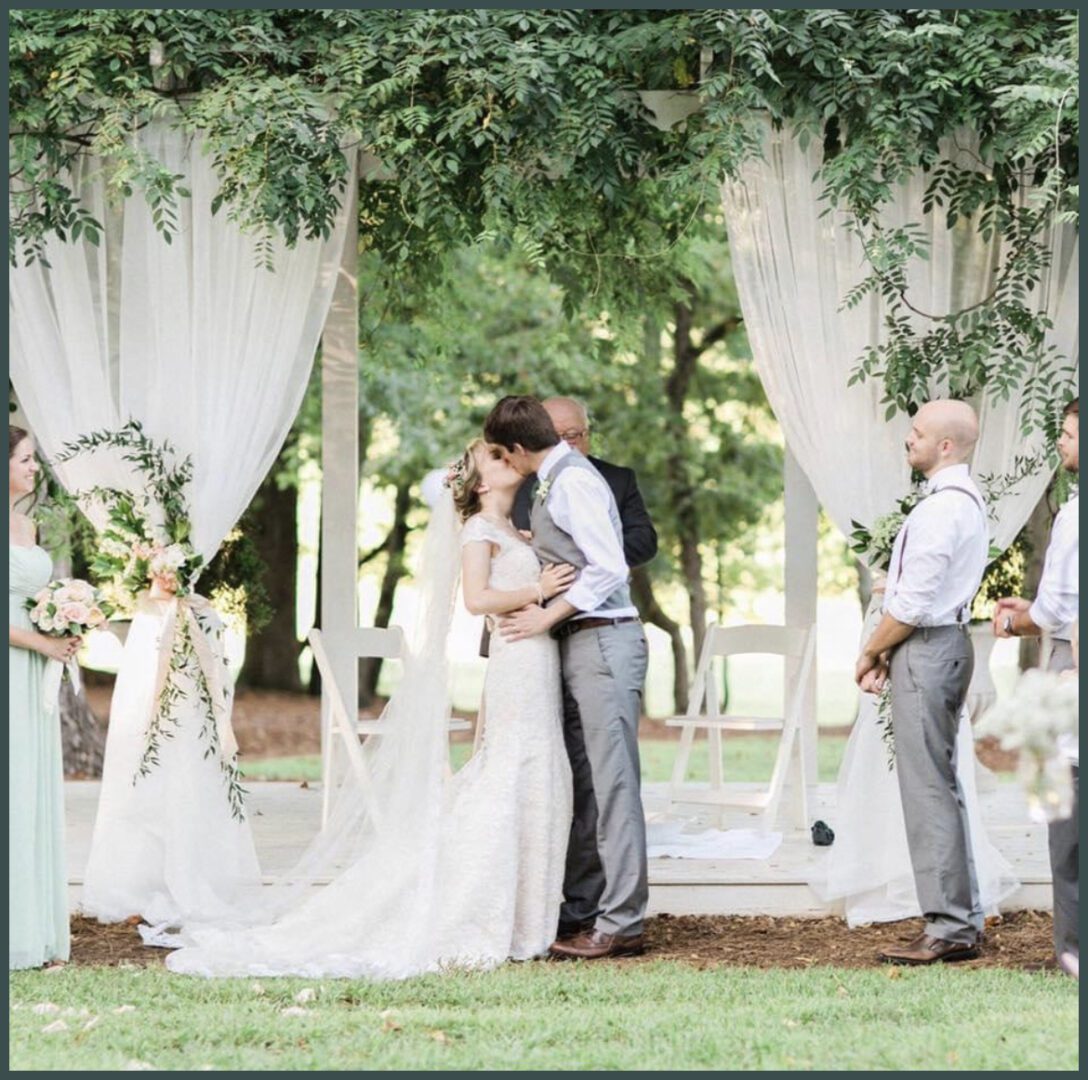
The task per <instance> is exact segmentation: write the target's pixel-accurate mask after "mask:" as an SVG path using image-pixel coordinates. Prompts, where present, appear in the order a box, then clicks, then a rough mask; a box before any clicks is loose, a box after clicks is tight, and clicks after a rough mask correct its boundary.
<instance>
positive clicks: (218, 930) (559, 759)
mask: <svg viewBox="0 0 1088 1080" xmlns="http://www.w3.org/2000/svg"><path fill="white" fill-rule="evenodd" d="M446 509H447V511H448V508H446ZM473 540H488V541H491V542H493V543H494V544H496V545H498V552H497V554H495V555H494V558H493V561H492V569H491V577H490V582H491V585H492V587H494V588H496V589H504V590H505V589H517V588H521V587H524V586H525V585H526V584H530V583H532V582H535V581H536V580H537V578H538V577H539V574H540V567H539V564H538V562H537V559H536V556H535V555H534V554H533V552H532V549H531V548H530V547H529V545H528V544H526V543H525V542H524V541H523V540H522V539H521V538H520V537H519V536H518V535H517V534H516V533H515V532H514V531H513V530H512V529H507V528H504V527H502V526H501V525H499V524H496V523H493V522H491V521H488V520H485V519H484V518H482V517H480V516H476V517H474V518H471V519H469V521H468V522H467V523H466V524H465V526H464V528H463V530H462V532H461V543H467V542H470V541H473ZM437 606H439V607H440V606H441V601H439V602H438V605H437ZM446 625H448V619H447V620H446ZM442 646H443V650H444V641H443V642H442ZM436 648H437V646H436ZM426 651H427V650H426V649H424V650H423V652H424V654H425V653H426ZM432 666H433V665H432ZM436 678H438V679H442V680H443V682H444V680H445V672H444V667H443V666H442V664H441V663H439V664H438V668H437V670H428V671H422V670H420V669H419V666H418V664H415V663H413V662H412V660H411V659H410V660H409V662H407V663H406V666H405V672H404V679H403V681H402V687H403V690H398V692H397V693H396V694H394V699H393V701H391V703H390V704H391V706H393V705H394V703H399V704H398V707H397V708H394V709H393V710H392V715H389V710H387V723H389V724H390V725H395V724H398V723H399V724H401V725H402V730H403V731H404V732H405V733H406V738H405V739H404V740H403V741H402V742H401V743H400V744H399V745H398V744H396V743H395V742H393V743H390V744H389V745H388V746H387V747H386V748H385V751H384V752H383V750H381V749H379V751H378V753H377V754H376V755H375V760H374V764H375V766H376V779H375V784H374V794H375V798H376V804H375V807H374V815H375V816H377V817H379V818H380V821H378V822H377V823H375V822H374V821H373V820H361V825H360V827H361V828H362V829H363V831H364V833H365V835H364V838H363V841H362V843H361V844H360V845H359V847H358V849H357V850H356V851H355V852H354V853H353V855H352V859H351V861H350V863H347V864H345V866H344V868H343V869H342V870H341V871H340V872H339V873H338V874H337V875H336V876H335V877H334V878H333V880H332V881H331V882H330V883H329V884H327V885H325V886H323V887H321V888H319V889H311V890H310V891H309V892H308V893H307V894H305V895H300V896H298V897H297V898H296V900H295V902H294V903H292V904H291V905H290V906H289V907H288V909H287V910H286V911H284V912H283V913H281V914H280V915H279V916H278V917H277V918H276V919H275V921H273V922H271V923H270V924H268V925H264V926H256V927H249V928H246V929H231V928H230V927H227V926H219V927H213V928H193V929H191V930H188V931H186V934H187V937H188V939H189V940H191V941H192V944H191V945H187V946H185V947H183V948H181V949H179V950H177V951H176V952H174V953H172V954H171V955H170V956H169V957H168V958H167V966H168V967H169V968H170V969H171V970H173V971H176V972H185V973H189V974H198V975H208V976H224V975H279V974H300V975H306V976H311V977H319V976H322V977H323V976H345V977H362V978H369V979H392V978H404V977H407V976H410V975H415V974H420V973H423V972H429V971H436V970H441V969H443V968H446V967H465V968H473V969H486V968H491V967H494V966H495V965H497V964H499V963H502V962H503V961H504V960H506V959H508V958H513V959H516V960H523V959H528V958H531V957H534V956H539V955H541V954H543V953H544V952H546V950H547V948H548V946H549V945H550V944H551V942H552V941H553V940H554V935H555V931H556V927H557V924H558V920H559V905H560V901H561V899H562V885H563V870H564V861H565V854H566V848H567V839H568V836H569V832H570V821H571V806H572V792H571V776H570V765H569V762H568V759H567V754H566V749H565V746H564V742H563V734H562V720H561V696H560V682H559V655H558V649H557V646H556V643H555V642H554V641H553V640H552V639H551V638H549V637H547V636H540V637H534V638H530V639H527V640H525V641H519V642H514V643H509V642H506V641H504V640H503V639H502V637H501V635H498V634H496V635H493V636H492V639H491V658H490V661H489V663H488V666H487V674H486V680H485V688H484V693H485V698H486V702H487V720H486V726H485V730H484V733H483V738H482V740H481V742H480V745H479V749H478V751H477V753H476V754H475V755H474V756H473V757H472V758H471V759H470V760H469V761H468V763H467V764H466V765H465V766H464V767H463V768H462V769H461V770H460V771H459V772H457V773H456V774H454V775H453V776H447V775H446V771H445V762H444V761H439V757H444V756H445V755H446V753H447V735H446V717H447V716H448V703H446V704H443V705H441V706H440V707H438V708H434V707H433V702H434V701H435V700H438V699H444V697H445V689H444V687H443V690H442V693H441V695H438V696H437V698H436V696H435V695H434V694H433V693H431V691H433V689H434V687H433V686H430V687H428V686H427V685H426V684H427V683H428V680H434V679H436ZM421 709H422V710H423V711H424V712H426V713H427V717H426V719H425V727H420V728H419V730H418V731H417V732H415V733H413V732H412V731H411V727H412V725H414V724H418V723H419V721H420V710H421ZM391 730H393V729H392V728H391ZM382 738H391V739H394V740H395V739H396V738H397V735H396V734H395V733H394V734H393V735H392V736H382ZM367 745H368V746H369V742H368V744H367ZM366 748H367V747H364V750H365V749H366ZM383 753H384V757H383ZM420 755H422V756H423V757H424V758H429V759H430V761H429V763H428V762H427V761H424V762H423V763H422V764H421V763H420V761H419V756H420ZM406 772H407V773H412V772H414V773H415V775H414V777H413V778H412V779H411V780H410V781H409V782H407V783H406V782H405V781H404V779H403V775H404V774H405V773H406ZM431 785H434V788H435V790H430V789H429V788H430V786H431ZM413 789H418V790H413ZM334 814H335V812H334ZM352 828H355V826H352Z"/></svg>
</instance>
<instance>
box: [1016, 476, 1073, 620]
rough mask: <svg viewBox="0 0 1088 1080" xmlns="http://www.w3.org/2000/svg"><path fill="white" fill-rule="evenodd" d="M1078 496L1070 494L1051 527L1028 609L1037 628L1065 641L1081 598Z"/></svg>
mask: <svg viewBox="0 0 1088 1080" xmlns="http://www.w3.org/2000/svg"><path fill="white" fill-rule="evenodd" d="M1079 503H1080V500H1079V496H1078V494H1077V492H1074V493H1073V495H1072V497H1071V498H1070V499H1069V500H1068V501H1067V502H1066V504H1065V505H1064V506H1063V507H1062V508H1061V509H1060V510H1059V511H1058V516H1057V517H1056V518H1055V519H1054V526H1053V528H1052V529H1051V530H1050V543H1049V544H1048V545H1047V549H1046V560H1045V561H1044V562H1043V576H1042V577H1041V578H1040V579H1039V591H1038V592H1037V593H1036V594H1035V602H1034V603H1033V604H1032V605H1031V607H1030V608H1029V609H1028V614H1029V615H1030V616H1031V621H1032V622H1033V623H1035V625H1036V626H1037V627H1039V629H1040V630H1047V631H1049V633H1050V634H1051V635H1052V636H1053V637H1055V638H1057V639H1059V640H1061V641H1068V640H1069V639H1070V637H1071V635H1072V631H1073V620H1074V619H1076V617H1077V604H1078V601H1079V600H1080V570H1079V568H1078V566H1077V559H1078V557H1079V555H1080V527H1079V524H1078V518H1077V514H1078V508H1079Z"/></svg>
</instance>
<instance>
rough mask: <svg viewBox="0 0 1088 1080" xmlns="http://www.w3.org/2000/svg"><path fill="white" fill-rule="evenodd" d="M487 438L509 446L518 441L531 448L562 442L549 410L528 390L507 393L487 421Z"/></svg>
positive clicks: (491, 441)
mask: <svg viewBox="0 0 1088 1080" xmlns="http://www.w3.org/2000/svg"><path fill="white" fill-rule="evenodd" d="M484 438H485V439H487V441H488V442H489V443H494V444H495V445H497V446H503V447H505V448H506V449H507V450H513V449H514V445H515V444H518V445H520V446H522V447H524V449H526V450H529V451H530V452H532V451H537V450H548V449H550V448H551V447H553V446H555V445H556V443H558V442H559V436H558V435H557V434H556V433H555V425H554V424H553V423H552V418H551V417H550V416H549V415H548V410H547V409H545V408H544V406H543V405H541V404H540V402H539V401H538V400H537V399H536V398H535V397H530V396H529V395H528V394H511V395H509V396H508V397H504V398H503V399H502V400H501V401H500V402H499V403H498V404H497V405H496V406H495V407H494V408H493V409H492V410H491V412H490V413H488V416H487V419H486V420H485V421H484Z"/></svg>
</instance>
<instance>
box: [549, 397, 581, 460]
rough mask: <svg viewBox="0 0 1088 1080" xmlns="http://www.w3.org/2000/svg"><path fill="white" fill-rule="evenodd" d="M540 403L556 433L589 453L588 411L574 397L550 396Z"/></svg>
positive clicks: (575, 446) (578, 448)
mask: <svg viewBox="0 0 1088 1080" xmlns="http://www.w3.org/2000/svg"><path fill="white" fill-rule="evenodd" d="M541 404H542V405H543V406H544V408H545V410H546V411H547V413H548V415H549V416H550V417H551V420H552V425H553V426H554V427H555V431H556V434H557V435H558V436H559V437H560V438H561V439H563V440H564V441H566V442H567V443H569V444H570V445H571V446H573V447H574V448H575V449H577V450H580V451H581V452H582V453H583V454H588V453H589V413H588V412H587V411H586V407H585V406H584V405H583V404H582V403H581V402H580V401H578V400H577V399H576V398H570V397H550V398H545V399H544V400H543V401H542V402H541Z"/></svg>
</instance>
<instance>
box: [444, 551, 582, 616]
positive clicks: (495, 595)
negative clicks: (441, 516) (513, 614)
mask: <svg viewBox="0 0 1088 1080" xmlns="http://www.w3.org/2000/svg"><path fill="white" fill-rule="evenodd" d="M493 547H494V545H493V544H491V543H490V541H487V540H473V541H471V542H470V543H467V544H465V545H464V547H462V548H461V587H462V589H463V591H464V594H465V607H467V608H468V610H469V611H470V612H471V613H472V614H473V615H504V614H506V612H508V611H518V610H519V609H520V608H523V607H525V606H527V605H528V604H539V603H542V602H543V601H544V600H550V599H551V598H552V597H553V596H556V595H558V594H559V593H561V592H565V591H566V590H567V588H568V587H569V586H570V583H571V581H573V580H574V575H575V570H574V568H573V567H562V568H551V567H549V568H548V570H545V571H544V573H543V574H541V576H540V581H539V583H537V584H533V585H526V586H524V587H523V588H520V589H492V588H491V587H490V586H489V585H488V580H489V578H490V577H491V554H492V548H493Z"/></svg>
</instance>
